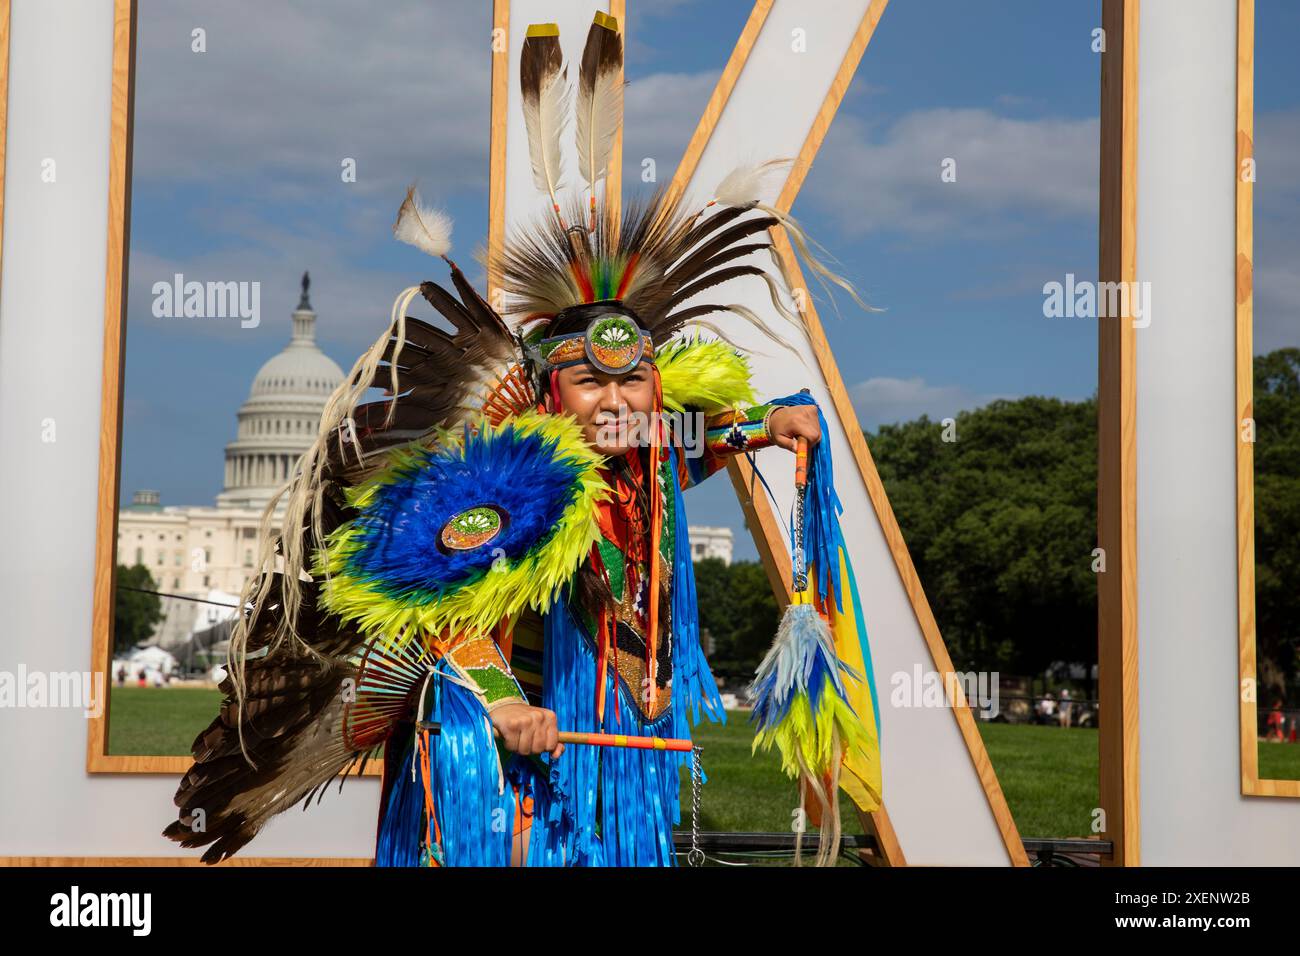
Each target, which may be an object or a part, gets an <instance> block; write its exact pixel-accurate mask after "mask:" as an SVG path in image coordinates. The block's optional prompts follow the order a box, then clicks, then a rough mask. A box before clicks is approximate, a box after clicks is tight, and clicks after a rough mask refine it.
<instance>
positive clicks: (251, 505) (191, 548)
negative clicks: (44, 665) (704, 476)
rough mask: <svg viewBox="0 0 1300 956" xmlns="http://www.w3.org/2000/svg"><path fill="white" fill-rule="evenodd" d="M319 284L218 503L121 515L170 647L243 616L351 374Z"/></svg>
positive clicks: (145, 495)
mask: <svg viewBox="0 0 1300 956" xmlns="http://www.w3.org/2000/svg"><path fill="white" fill-rule="evenodd" d="M309 283H310V280H309V279H308V277H307V275H306V274H304V275H303V279H302V296H301V298H300V299H299V301H298V307H297V309H295V310H294V312H293V315H292V322H293V325H292V331H291V334H290V338H289V344H288V345H286V346H285V347H284V349H282V350H281V351H280V352H279V353H277V354H276V355H274V356H272V357H271V358H270V359H268V360H267V361H266V363H265V364H263V365H262V367H261V368H260V369H259V370H258V372H257V374H256V375H255V376H254V377H253V384H252V387H251V388H250V389H249V391H248V398H247V400H246V401H245V402H244V403H243V404H242V405H240V406H239V410H238V412H236V415H235V418H236V425H235V439H234V441H232V442H229V443H228V444H227V445H226V448H225V478H224V481H223V483H222V488H221V492H220V493H219V494H218V495H217V498H216V502H215V503H214V505H211V506H203V505H164V504H163V503H162V500H161V496H160V495H159V493H158V492H157V491H152V490H141V491H137V492H135V494H134V495H133V497H132V502H131V504H130V506H128V507H126V508H123V509H121V510H120V511H119V512H118V520H117V561H118V563H119V564H124V565H127V566H128V567H129V566H132V565H136V564H142V565H144V566H145V568H147V569H148V571H149V573H150V574H151V575H152V576H153V579H154V583H155V585H156V587H157V589H158V590H159V591H160V592H163V594H164V596H163V597H162V599H161V600H162V609H161V610H162V612H163V614H164V618H163V621H162V622H161V623H160V624H159V625H158V628H157V630H156V631H155V632H154V635H153V642H154V643H155V644H157V645H159V646H160V647H163V648H172V647H176V646H179V645H182V644H185V643H187V642H189V641H190V640H191V638H192V637H193V636H194V635H196V634H199V633H201V632H203V631H206V630H209V629H210V628H213V627H214V626H216V625H219V624H221V623H222V622H223V621H226V620H229V619H230V618H231V617H232V616H233V614H234V607H233V605H235V604H237V603H238V600H239V594H240V592H241V590H242V589H243V586H244V582H245V581H246V580H247V578H248V577H250V576H251V575H252V574H253V573H254V569H255V566H256V563H257V529H258V525H259V524H260V522H261V517H262V511H263V509H264V508H265V507H266V505H267V504H268V503H269V502H270V500H271V498H272V497H273V496H274V495H275V493H276V492H277V491H278V490H279V489H280V488H281V487H282V486H283V485H284V483H285V482H286V481H288V480H289V477H290V476H291V475H292V474H293V473H294V470H295V468H296V467H297V463H298V459H299V458H300V457H301V456H302V454H303V452H305V451H306V450H307V449H308V448H309V447H311V443H312V442H313V441H314V440H315V438H316V429H317V428H318V427H319V424H320V417H321V413H322V412H323V411H324V409H325V404H326V402H327V401H328V399H329V397H330V395H331V394H332V393H333V392H334V389H335V388H337V387H338V386H339V384H340V383H341V382H342V381H343V377H344V374H343V369H341V368H340V367H339V366H338V363H336V362H335V361H334V360H333V359H331V358H330V357H329V356H328V355H326V354H325V353H324V352H322V351H321V350H320V347H319V346H318V345H317V344H316V313H315V312H314V311H313V310H312V307H311V301H310V298H309V296H308V290H309ZM690 535H691V544H692V549H693V551H694V557H695V559H696V560H700V559H702V558H706V557H717V558H722V559H723V560H724V561H725V562H727V563H728V564H730V563H731V553H732V533H731V529H730V528H713V527H695V526H692V527H691V529H690Z"/></svg>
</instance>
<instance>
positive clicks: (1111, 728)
mask: <svg viewBox="0 0 1300 956" xmlns="http://www.w3.org/2000/svg"><path fill="white" fill-rule="evenodd" d="M1138 11H1139V0H1103V2H1102V29H1103V30H1104V31H1105V42H1106V48H1105V52H1104V53H1103V54H1102V66H1101V191H1100V203H1101V205H1100V210H1099V223H1098V225H1099V237H1098V240H1099V241H1098V280H1099V281H1100V282H1126V283H1133V282H1135V281H1136V279H1137V148H1138V143H1137V129H1138V127H1137V99H1138V90H1137V58H1138ZM1128 309H1129V303H1128V301H1127V297H1124V303H1123V311H1122V312H1121V314H1120V315H1118V316H1114V317H1111V318H1110V320H1109V321H1107V320H1106V319H1105V318H1103V319H1101V320H1100V321H1099V322H1098V332H1097V334H1098V343H1097V365H1098V368H1097V543H1098V546H1099V547H1101V548H1102V549H1103V553H1104V554H1105V558H1106V571H1105V573H1104V574H1101V575H1100V576H1099V577H1098V581H1097V662H1098V666H1097V669H1098V672H1099V678H1100V679H1099V686H1098V699H1099V700H1100V702H1101V713H1102V719H1101V721H1100V738H1099V749H1100V752H1099V759H1098V771H1099V790H1100V798H1101V809H1102V812H1103V813H1104V824H1103V827H1104V829H1103V830H1102V833H1101V836H1102V837H1103V838H1104V839H1107V840H1111V841H1113V845H1114V852H1113V854H1112V856H1111V858H1110V859H1109V860H1108V861H1106V863H1107V865H1112V866H1137V865H1138V863H1139V858H1138V851H1139V846H1140V844H1139V839H1138V837H1139V829H1138V828H1139V822H1140V820H1141V815H1140V810H1141V805H1140V803H1139V799H1138V798H1139V791H1138V758H1139V751H1138V671H1137V665H1138V646H1137V641H1138V633H1137V597H1138V590H1137V368H1136V349H1137V340H1136V335H1135V331H1134V329H1133V323H1132V321H1130V319H1131V316H1130V315H1129V312H1128Z"/></svg>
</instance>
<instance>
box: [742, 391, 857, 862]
mask: <svg viewBox="0 0 1300 956" xmlns="http://www.w3.org/2000/svg"><path fill="white" fill-rule="evenodd" d="M787 403H788V404H812V398H811V396H806V395H799V396H794V397H793V399H791V400H787ZM822 433H823V434H826V433H827V429H826V425H825V420H824V419H823V420H822ZM825 444H826V442H822V443H821V444H820V445H819V446H818V449H817V457H816V458H814V461H813V467H812V469H811V470H812V473H813V479H812V481H811V482H810V480H809V471H810V469H809V460H808V444H807V441H806V440H804V439H800V440H799V442H798V444H797V449H796V457H795V504H794V517H793V521H792V529H791V531H792V534H791V537H792V545H793V551H792V554H791V565H792V572H793V573H792V577H793V588H792V592H793V593H792V594H791V599H790V605H789V606H788V607H787V608H786V611H785V614H784V615H783V616H782V618H781V624H780V626H779V627H778V629H777V633H776V640H775V641H774V642H773V644H772V647H771V649H770V650H769V651H768V653H767V655H766V656H765V657H764V658H763V661H762V663H761V664H759V666H758V670H757V672H756V673H755V676H754V681H753V683H752V684H751V685H750V688H749V694H750V699H751V700H752V701H753V712H752V713H751V715H750V719H751V720H752V721H754V722H755V723H756V724H757V731H756V733H755V735H754V744H753V749H754V751H757V750H758V749H759V747H762V748H763V749H764V750H770V749H771V748H772V746H773V745H775V746H776V748H777V750H778V751H779V752H780V754H781V767H782V769H783V770H784V771H785V772H786V774H787V775H788V776H790V777H796V778H798V780H799V802H800V810H801V811H802V810H804V809H805V801H806V799H807V794H808V793H809V792H811V793H812V794H813V796H814V798H815V799H816V802H817V806H816V808H815V810H814V811H813V813H812V814H810V815H811V816H813V818H814V822H816V823H817V824H818V825H819V832H818V848H817V861H816V865H817V866H830V865H832V864H833V863H834V862H835V858H836V856H837V855H838V854H839V845H840V814H839V789H840V787H841V785H843V786H844V789H845V790H846V791H848V793H849V794H850V795H851V796H852V797H853V799H854V801H855V802H856V803H857V805H858V806H859V807H860V808H861V809H863V810H865V811H870V810H875V809H878V808H879V806H880V743H879V737H878V732H877V726H878V720H879V718H878V715H877V714H876V703H875V687H874V681H873V680H872V677H871V661H870V656H869V654H870V652H869V651H868V650H867V648H866V629H865V627H864V625H863V623H862V616H861V613H860V609H859V607H858V599H857V589H856V587H855V584H854V580H853V571H852V567H851V566H850V565H849V563H848V555H847V552H846V550H845V548H844V541H843V536H842V534H841V533H840V530H839V523H838V520H837V519H836V517H835V511H836V509H837V507H838V501H836V500H835V493H834V489H833V488H832V487H831V484H830V480H829V472H830V452H829V449H827V448H824V447H822V446H824V445H825ZM810 485H811V487H810ZM810 499H811V500H812V515H811V516H810V515H809V514H808V509H809V500H810ZM809 554H811V555H812V558H813V561H812V564H813V567H814V569H815V570H814V571H813V572H811V573H810V570H809ZM831 567H833V568H834V571H831V570H829V569H830V568H831ZM850 662H854V663H857V664H858V665H859V666H858V667H854V666H852V664H851V663H850ZM859 668H860V669H859ZM854 703H856V704H857V705H858V706H857V708H856V709H855V707H854ZM841 767H843V768H844V769H845V770H847V774H846V775H845V776H844V778H843V784H842V780H841ZM802 832H803V827H802V826H800V828H799V831H798V834H799V838H798V839H797V840H796V843H795V864H796V865H800V864H801V863H802V849H803V847H802Z"/></svg>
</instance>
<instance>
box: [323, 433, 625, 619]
mask: <svg viewBox="0 0 1300 956" xmlns="http://www.w3.org/2000/svg"><path fill="white" fill-rule="evenodd" d="M602 460H603V459H602V458H601V456H600V455H599V454H598V453H597V452H595V451H594V450H593V449H592V448H591V447H590V446H589V445H587V444H586V443H585V442H584V441H583V439H582V430H581V428H580V427H579V426H578V425H577V423H576V422H575V421H574V420H573V418H571V417H570V416H560V415H548V414H542V413H540V412H536V411H526V412H523V413H521V414H519V415H516V416H513V417H511V418H509V419H506V420H505V421H503V422H501V423H500V424H498V425H493V424H491V423H490V422H488V421H487V420H486V419H480V420H478V421H476V422H474V423H473V425H472V426H471V425H467V426H466V427H465V429H464V430H463V432H462V433H461V434H460V435H459V436H458V435H456V434H454V433H449V434H448V435H446V436H445V439H444V440H443V441H441V442H439V443H438V444H437V445H435V446H433V447H427V446H419V445H417V446H407V447H405V448H402V449H398V450H396V451H394V452H392V453H390V457H389V460H388V463H387V465H386V467H385V468H384V469H383V470H382V471H381V472H380V473H379V474H377V475H376V476H374V477H372V478H370V479H368V480H367V481H365V482H363V483H362V484H360V485H357V486H355V487H353V488H351V489H349V491H348V500H349V503H350V504H351V505H352V506H353V507H354V508H356V509H357V510H358V511H359V512H360V513H359V515H358V516H357V517H356V518H355V519H353V520H352V521H349V522H347V523H345V524H343V525H341V526H340V527H339V528H337V529H336V530H335V531H334V532H333V533H331V534H330V536H329V539H328V541H327V545H326V547H325V548H324V549H321V550H320V551H318V552H317V554H316V559H315V563H314V566H313V568H312V573H313V575H315V576H325V578H326V580H325V584H324V588H323V597H322V601H323V603H324V605H325V607H327V608H328V609H329V610H330V611H331V612H333V613H335V614H337V615H339V616H340V617H342V618H344V619H345V620H350V621H355V622H356V624H357V625H358V626H359V627H360V628H361V629H362V630H363V631H365V632H366V634H367V635H382V636H386V637H390V638H391V637H392V636H394V635H402V634H409V633H420V632H424V633H429V634H441V633H443V632H444V631H446V632H449V633H453V634H487V633H490V632H491V630H492V629H493V628H494V627H496V626H497V625H498V624H499V623H500V622H502V621H504V620H508V619H510V618H512V617H513V616H514V615H516V614H517V613H518V612H520V611H522V610H523V609H524V608H525V607H532V608H534V609H536V610H538V611H545V610H546V609H547V608H548V607H549V606H550V604H551V601H552V600H553V599H554V597H555V594H556V592H557V590H558V589H559V588H560V587H561V586H562V585H564V584H565V583H566V582H567V581H568V580H569V579H570V578H571V577H572V575H573V573H574V571H575V570H576V569H577V568H578V566H579V564H581V562H582V560H583V558H584V557H585V556H586V555H587V553H588V552H589V551H590V550H591V547H592V545H593V544H594V543H595V541H596V539H597V537H598V536H599V534H600V531H599V528H598V527H597V524H596V504H597V502H599V501H600V500H601V499H602V498H603V497H604V496H605V495H607V494H608V489H607V488H606V486H605V483H604V481H603V480H602V479H601V477H600V475H599V472H598V469H599V467H600V464H601V462H602Z"/></svg>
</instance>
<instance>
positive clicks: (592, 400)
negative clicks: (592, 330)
mask: <svg viewBox="0 0 1300 956" xmlns="http://www.w3.org/2000/svg"><path fill="white" fill-rule="evenodd" d="M556 381H557V383H558V385H559V389H560V401H561V402H562V403H563V404H564V411H565V412H567V413H569V414H571V415H573V416H574V417H575V418H576V419H577V420H578V424H579V425H581V426H582V437H583V438H585V439H586V440H587V443H588V444H589V445H592V446H593V447H594V448H595V449H596V450H597V451H598V452H600V453H601V454H602V455H610V456H613V455H622V454H624V453H625V452H627V451H628V449H629V448H630V447H632V446H633V445H637V444H641V442H642V440H643V438H644V436H645V434H646V422H647V420H648V419H649V417H650V414H651V412H652V411H653V410H654V397H655V385H654V371H653V370H652V369H651V368H650V367H649V366H648V365H647V364H645V363H644V362H643V363H641V364H640V365H638V366H637V367H636V368H634V369H633V370H632V371H630V372H627V373H625V374H623V375H608V374H606V373H605V372H601V371H599V370H597V369H595V368H592V367H591V366H590V365H588V364H586V363H585V362H583V363H581V364H578V365H570V366H569V367H568V368H562V369H560V371H559V372H558V373H557V376H556ZM633 413H639V414H638V416H637V418H638V419H639V422H637V421H632V422H630V421H629V420H628V416H629V415H632V414H633Z"/></svg>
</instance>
